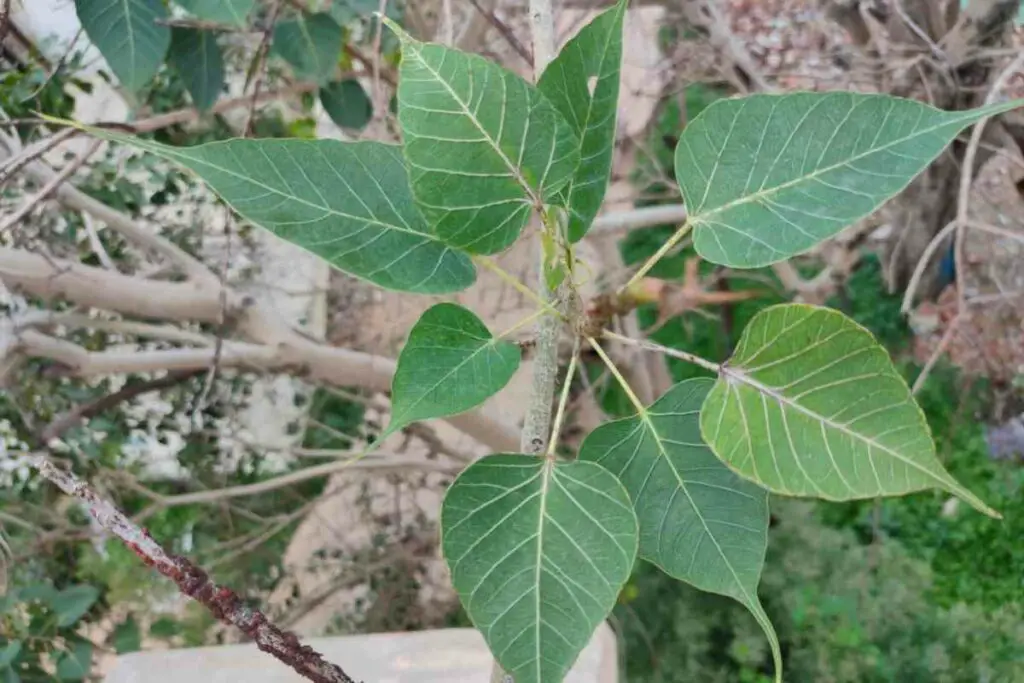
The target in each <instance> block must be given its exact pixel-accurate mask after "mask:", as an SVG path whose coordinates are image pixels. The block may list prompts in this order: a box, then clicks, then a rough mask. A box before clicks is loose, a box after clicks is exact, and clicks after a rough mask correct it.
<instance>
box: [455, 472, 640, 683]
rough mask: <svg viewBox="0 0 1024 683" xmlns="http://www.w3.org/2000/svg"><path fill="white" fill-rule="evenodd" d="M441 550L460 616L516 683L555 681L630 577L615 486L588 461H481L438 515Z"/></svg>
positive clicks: (632, 536) (631, 540) (631, 535)
mask: <svg viewBox="0 0 1024 683" xmlns="http://www.w3.org/2000/svg"><path fill="white" fill-rule="evenodd" d="M441 544H442V549H443V551H444V558H445V562H447V563H448V568H449V569H450V570H451V574H452V582H453V583H454V585H455V590H456V591H458V594H459V599H460V600H461V601H462V605H463V606H464V607H465V608H466V612H467V613H468V614H469V618H470V619H472V621H473V623H474V624H475V625H476V627H477V628H478V629H479V630H480V632H481V633H482V634H483V636H484V640H486V641H487V645H488V646H489V647H490V649H491V652H492V653H493V654H494V657H495V658H496V659H497V660H498V662H499V663H500V664H501V666H502V667H503V668H504V669H505V671H507V672H508V673H510V674H511V675H512V677H513V678H514V679H515V681H516V683H561V681H562V680H563V678H564V677H565V674H566V673H567V672H568V671H569V669H570V668H571V667H572V665H573V662H575V661H576V658H577V656H578V655H579V653H580V652H581V651H582V650H583V648H584V647H586V645H587V643H588V642H589V641H590V638H591V637H592V636H593V633H594V631H595V629H596V628H597V627H598V626H599V625H600V623H601V621H603V620H604V618H605V617H606V616H607V615H608V613H609V612H610V611H611V609H612V607H613V606H614V605H615V600H616V598H617V597H618V595H619V591H620V590H621V589H622V586H623V585H624V584H625V582H626V580H627V579H628V578H629V575H630V572H631V571H632V569H633V563H634V560H635V557H636V548H637V523H636V517H635V515H634V514H633V509H632V507H631V506H630V503H629V496H628V495H627V494H626V491H625V489H623V488H622V484H620V483H619V482H618V480H616V479H615V477H614V476H612V475H611V474H610V473H609V472H608V471H607V470H605V469H603V468H601V467H598V466H597V465H594V464H593V463H589V462H555V461H554V460H551V459H549V458H542V457H537V456H529V455H522V454H507V455H490V456H487V457H486V458H483V459H482V460H479V461H477V462H475V463H473V464H472V465H470V466H469V467H468V468H466V470H465V471H463V472H462V474H460V475H459V477H458V478H457V479H456V480H455V482H454V483H453V484H452V485H451V487H450V488H449V489H448V493H447V495H446V496H445V499H444V505H443V507H442V510H441Z"/></svg>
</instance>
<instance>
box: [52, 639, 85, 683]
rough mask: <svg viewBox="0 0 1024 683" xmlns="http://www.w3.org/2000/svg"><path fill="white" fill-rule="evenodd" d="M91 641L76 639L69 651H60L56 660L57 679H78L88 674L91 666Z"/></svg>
mask: <svg viewBox="0 0 1024 683" xmlns="http://www.w3.org/2000/svg"><path fill="white" fill-rule="evenodd" d="M92 651H93V645H92V643H87V642H83V641H78V642H76V643H75V644H74V646H73V647H72V648H71V651H70V652H62V653H61V655H60V658H59V659H58V660H57V679H58V680H61V681H80V680H82V679H84V678H85V677H86V676H88V675H89V670H90V669H91V668H92Z"/></svg>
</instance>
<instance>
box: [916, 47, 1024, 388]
mask: <svg viewBox="0 0 1024 683" xmlns="http://www.w3.org/2000/svg"><path fill="white" fill-rule="evenodd" d="M1022 68H1024V52H1021V53H1020V54H1018V55H1017V57H1016V58H1015V59H1014V60H1013V61H1011V62H1010V63H1009V64H1007V65H1006V68H1004V69H1003V70H1002V71H1001V72H999V75H998V76H996V79H995V80H994V81H993V82H992V87H991V88H990V89H989V91H988V95H986V96H985V102H984V104H985V106H988V105H991V104H993V103H994V102H995V101H996V98H997V97H999V95H1000V93H1002V91H1003V90H1004V89H1005V88H1006V86H1007V84H1008V83H1009V82H1010V78H1011V77H1013V75H1014V74H1016V73H1017V72H1018V71H1020V70H1021V69H1022ZM988 120H989V117H985V118H983V119H981V120H980V121H978V122H977V123H976V124H974V130H972V131H971V139H970V141H969V142H968V143H967V150H966V151H965V152H964V158H963V163H962V164H961V168H962V169H963V171H962V172H961V174H960V191H959V193H958V194H957V208H956V219H955V220H954V221H953V226H954V228H953V229H954V230H956V234H955V235H954V237H953V240H954V241H953V262H954V263H957V264H960V268H961V269H963V268H964V266H965V265H966V263H967V262H966V260H965V255H964V243H965V242H966V236H967V227H968V225H969V219H968V213H969V211H970V201H971V185H972V184H973V181H974V159H975V157H976V156H977V155H978V147H979V145H980V143H981V136H982V134H983V133H984V132H985V126H986V124H988ZM947 227H948V226H947ZM943 232H945V229H943ZM940 234H941V233H940ZM936 237H938V236H936ZM934 241H935V240H933V242H934ZM928 246H929V247H931V244H929V245H928ZM923 259H924V256H922V260H923ZM918 265H919V266H920V264H918ZM915 270H916V269H915ZM904 305H906V299H904ZM966 315H967V293H966V288H965V287H964V278H963V275H961V276H960V277H958V278H956V318H954V319H953V322H951V323H950V325H949V327H948V328H947V329H946V332H945V334H943V336H942V339H941V340H940V342H939V345H938V346H936V347H935V350H934V351H933V352H932V355H931V356H930V357H929V358H928V362H927V363H925V366H924V368H922V370H921V374H919V375H918V376H917V379H915V380H914V387H913V389H912V391H913V392H914V393H916V392H917V391H918V390H919V389H920V388H921V387H923V386H924V382H925V380H926V379H927V378H928V375H929V374H930V373H931V371H932V368H934V367H935V364H936V363H937V362H938V359H939V358H940V357H941V356H942V354H944V353H945V352H946V347H947V346H949V344H950V342H952V340H953V335H954V334H955V332H956V329H957V327H959V326H960V325H962V324H964V321H965V319H966Z"/></svg>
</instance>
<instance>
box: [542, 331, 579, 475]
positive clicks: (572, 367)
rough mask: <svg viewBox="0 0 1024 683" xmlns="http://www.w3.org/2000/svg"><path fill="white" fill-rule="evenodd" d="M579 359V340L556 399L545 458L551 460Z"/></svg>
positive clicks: (573, 350) (577, 338)
mask: <svg viewBox="0 0 1024 683" xmlns="http://www.w3.org/2000/svg"><path fill="white" fill-rule="evenodd" d="M579 357H580V338H579V337H576V342H575V343H574V344H573V347H572V359H571V360H570V361H569V369H568V370H566V371H565V381H564V382H563V383H562V395H561V396H560V397H559V399H558V410H557V411H556V412H555V423H554V425H553V426H552V427H551V438H550V439H548V452H547V457H549V458H553V457H554V455H555V448H556V447H557V446H558V434H559V432H561V431H562V422H563V421H564V420H565V406H566V404H568V402H569V389H570V388H571V387H572V378H573V375H574V374H576V362H577V361H578V360H579Z"/></svg>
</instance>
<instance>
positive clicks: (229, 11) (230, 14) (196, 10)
mask: <svg viewBox="0 0 1024 683" xmlns="http://www.w3.org/2000/svg"><path fill="white" fill-rule="evenodd" d="M255 3H256V0H177V4H179V5H181V8H182V9H184V10H185V11H186V12H188V13H190V14H192V15H195V16H196V17H198V18H199V19H204V20H206V21H213V22H216V23H218V24H231V25H234V26H245V25H246V24H247V23H248V22H249V14H250V13H251V12H252V8H253V5H254V4H255Z"/></svg>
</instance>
